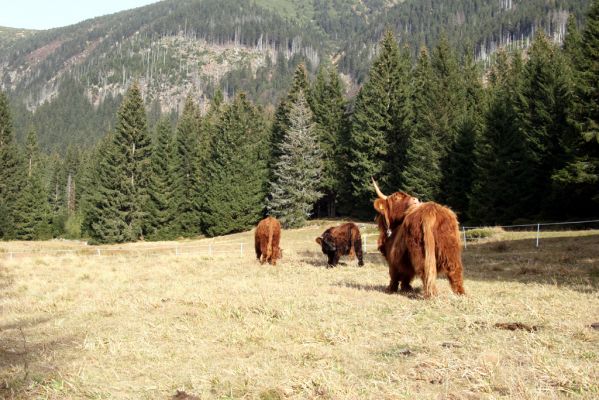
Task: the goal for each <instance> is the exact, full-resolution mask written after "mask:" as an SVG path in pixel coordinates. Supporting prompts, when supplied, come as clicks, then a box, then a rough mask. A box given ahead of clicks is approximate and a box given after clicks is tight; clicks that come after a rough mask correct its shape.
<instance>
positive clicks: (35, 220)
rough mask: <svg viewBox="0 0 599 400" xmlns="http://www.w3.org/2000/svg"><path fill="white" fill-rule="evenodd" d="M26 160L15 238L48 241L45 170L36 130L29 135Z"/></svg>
mask: <svg viewBox="0 0 599 400" xmlns="http://www.w3.org/2000/svg"><path fill="white" fill-rule="evenodd" d="M25 157H26V163H25V170H26V176H27V177H26V180H25V185H24V187H23V189H22V190H21V192H20V193H19V197H18V198H17V201H16V203H15V207H14V227H15V236H16V238H17V239H21V240H40V239H49V238H50V237H51V227H50V209H49V204H48V202H47V193H46V191H45V188H44V186H43V183H42V166H41V164H40V153H39V148H38V145H37V134H36V133H35V131H34V130H29V132H28V133H27V139H26V144H25Z"/></svg>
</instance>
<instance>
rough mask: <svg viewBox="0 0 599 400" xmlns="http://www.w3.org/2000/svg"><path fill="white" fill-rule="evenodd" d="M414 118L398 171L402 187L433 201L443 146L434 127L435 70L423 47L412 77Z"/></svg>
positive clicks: (437, 190)
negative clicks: (401, 164) (403, 163)
mask: <svg viewBox="0 0 599 400" xmlns="http://www.w3.org/2000/svg"><path fill="white" fill-rule="evenodd" d="M411 81H412V85H413V88H412V90H411V94H412V96H411V99H410V102H411V108H412V115H411V118H412V119H411V121H408V124H409V127H410V135H409V139H408V141H407V144H406V146H407V148H406V156H405V159H406V161H405V165H404V167H403V168H402V169H401V170H400V171H398V172H399V174H400V176H401V182H402V188H403V190H405V191H407V192H408V193H410V194H411V195H414V196H417V197H420V198H421V200H433V199H435V198H436V197H437V195H438V192H439V185H440V183H441V178H442V174H441V150H440V148H441V145H440V144H439V141H440V138H439V133H438V131H437V130H436V129H435V127H434V125H435V123H436V122H435V118H436V116H435V115H434V114H433V112H434V108H433V103H434V102H435V101H436V99H434V81H433V71H432V68H431V65H430V60H429V57H428V51H427V50H426V48H422V49H421V51H420V56H419V58H418V64H417V65H416V67H415V68H414V72H413V75H412V78H411Z"/></svg>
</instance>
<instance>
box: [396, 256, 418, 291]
mask: <svg viewBox="0 0 599 400" xmlns="http://www.w3.org/2000/svg"><path fill="white" fill-rule="evenodd" d="M414 275H416V273H415V272H414V268H413V267H412V263H411V262H410V257H409V255H408V254H404V255H403V256H402V257H401V258H400V264H399V276H400V277H399V280H400V282H401V291H402V292H411V291H413V290H414V288H412V280H413V279H414Z"/></svg>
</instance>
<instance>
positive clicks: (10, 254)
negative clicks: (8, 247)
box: [8, 251, 13, 260]
mask: <svg viewBox="0 0 599 400" xmlns="http://www.w3.org/2000/svg"><path fill="white" fill-rule="evenodd" d="M8 256H9V257H8V258H9V259H11V260H12V259H13V255H12V251H11V252H10V253H8Z"/></svg>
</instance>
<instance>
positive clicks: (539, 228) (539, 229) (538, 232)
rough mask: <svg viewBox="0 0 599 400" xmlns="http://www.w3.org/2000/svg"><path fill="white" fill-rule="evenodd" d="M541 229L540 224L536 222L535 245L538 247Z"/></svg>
mask: <svg viewBox="0 0 599 400" xmlns="http://www.w3.org/2000/svg"><path fill="white" fill-rule="evenodd" d="M540 231H541V224H537V247H539V234H540Z"/></svg>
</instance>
